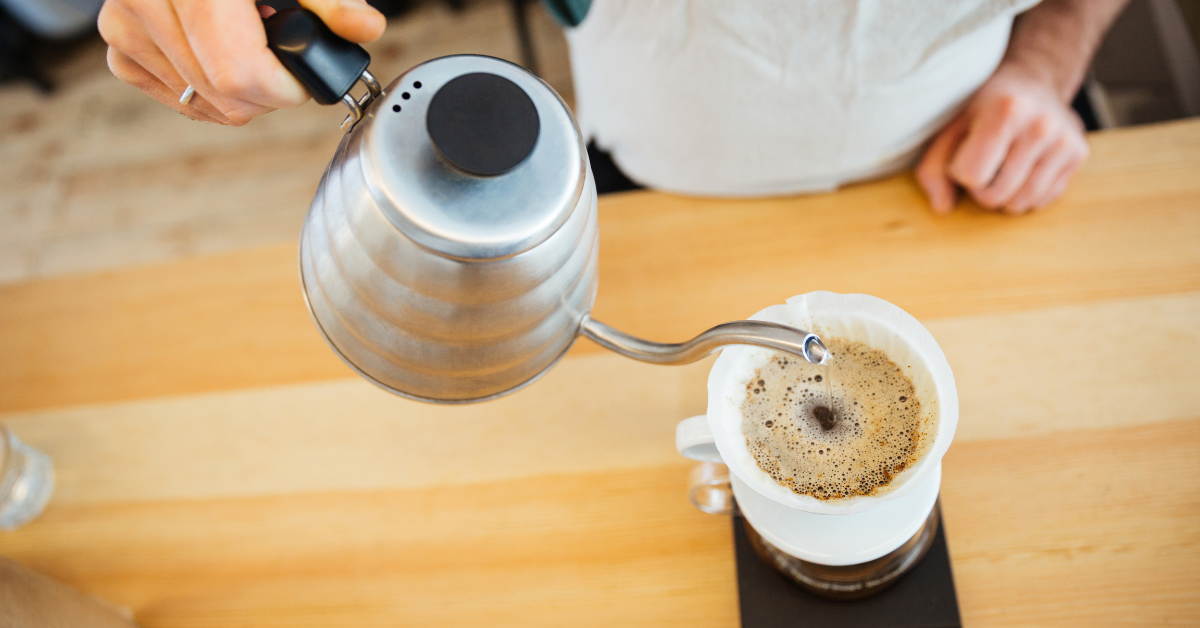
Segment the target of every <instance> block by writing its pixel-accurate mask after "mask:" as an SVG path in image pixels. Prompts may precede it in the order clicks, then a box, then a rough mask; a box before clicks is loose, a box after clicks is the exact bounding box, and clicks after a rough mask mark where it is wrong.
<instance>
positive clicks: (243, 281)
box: [0, 121, 1200, 627]
mask: <svg viewBox="0 0 1200 628" xmlns="http://www.w3.org/2000/svg"><path fill="white" fill-rule="evenodd" d="M1092 146H1093V156H1092V158H1091V160H1090V161H1089V162H1088V164H1087V166H1086V168H1085V169H1084V170H1083V171H1082V172H1081V173H1080V174H1079V176H1078V177H1077V179H1076V181H1075V183H1074V184H1073V185H1072V188H1071V190H1070V192H1069V193H1068V195H1067V197H1066V198H1065V200H1063V201H1062V202H1060V203H1059V204H1058V205H1057V206H1055V207H1053V208H1052V209H1051V210H1049V211H1046V212H1043V213H1040V214H1037V215H1033V216H1028V217H1023V218H1015V219H1014V218H1008V217H1004V216H997V215H991V214H987V213H984V212H981V211H979V210H977V209H973V208H969V207H965V206H964V207H963V208H962V209H960V211H958V212H957V213H955V214H954V215H953V216H950V217H948V218H935V217H933V216H931V215H930V214H929V213H928V212H927V211H926V210H925V208H924V205H923V202H922V198H921V196H920V194H919V192H918V190H917V188H916V186H915V185H914V183H913V182H912V180H911V178H910V177H908V176H900V177H895V178H892V179H888V180H884V181H880V182H876V183H872V184H867V185H861V186H854V187H851V188H848V189H846V190H843V191H840V192H837V193H834V194H826V195H818V196H809V197H800V198H783V199H772V200H757V201H730V200H696V199H687V198H680V197H674V196H668V195H664V194H658V193H632V194H625V195H617V196H612V197H608V198H606V199H605V200H604V201H602V203H601V208H600V220H601V234H602V238H601V241H602V251H603V252H602V255H601V271H600V276H601V287H600V296H599V300H598V306H597V308H596V316H597V317H598V318H600V319H601V320H604V321H606V322H608V323H610V324H613V325H615V326H618V327H620V328H622V329H625V330H627V331H630V332H633V333H638V334H644V335H646V336H648V337H650V338H656V339H662V340H679V339H683V338H685V337H689V336H691V335H692V334H693V333H695V332H697V331H699V330H701V329H703V328H706V327H708V326H709V325H712V324H715V323H718V322H722V321H725V320H728V319H735V318H741V317H744V316H746V315H749V314H751V313H753V312H754V311H756V310H758V309H760V308H761V307H763V306H766V305H769V304H772V303H779V302H782V301H783V300H784V299H785V298H787V297H789V296H792V295H794V294H798V293H802V292H806V291H809V290H816V289H828V290H834V291H838V292H865V293H870V294H874V295H878V296H880V297H883V298H885V299H888V300H890V301H892V302H894V303H897V304H898V305H900V306H901V307H904V308H905V309H907V310H908V311H910V312H912V313H913V314H914V315H916V316H917V317H918V318H920V319H921V320H922V321H923V322H924V323H925V324H926V325H927V326H928V327H929V328H930V330H932V332H933V334H934V336H935V337H937V339H938V341H939V342H940V343H941V345H942V347H943V348H944V349H945V352H946V354H947V356H948V357H949V360H950V363H951V365H952V366H953V368H954V371H955V376H956V378H957V381H958V385H959V395H960V397H961V401H962V416H961V421H960V424H959V431H958V437H957V438H956V440H955V443H954V446H953V447H952V448H951V449H950V452H949V454H948V455H947V457H946V459H945V476H944V480H943V493H942V501H943V505H944V512H945V521H946V526H947V530H948V534H949V542H950V550H951V555H952V559H953V565H954V570H955V578H956V581H957V586H958V594H959V602H960V604H961V608H962V613H963V617H964V620H965V622H966V623H967V625H969V626H984V625H1020V626H1026V625H1035V624H1036V625H1051V624H1062V625H1101V624H1153V625H1163V624H1173V625H1182V624H1191V625H1195V624H1196V623H1197V622H1200V483H1198V482H1197V479H1196V478H1197V477H1200V381H1198V380H1200V121H1191V122H1181V123H1174V124H1167V125H1160V126H1154V127H1146V128H1140V129H1132V130H1122V131H1115V132H1108V133H1103V134H1099V135H1094V136H1092ZM318 174H319V173H318V172H313V173H312V175H313V177H316V176H318ZM295 256H296V251H295V248H294V245H291V244H289V245H283V246H276V247H267V248H256V249H250V250H243V251H239V252H233V253H227V254H222V255H216V256H209V257H199V258H192V259H188V260H185V261H177V262H171V263H161V264H157V265H148V266H141V267H127V268H124V269H119V270H114V271H110V272H103V273H96V274H87V275H75V276H67V277H60V278H55V279H45V280H39V281H35V282H30V283H24V284H17V285H12V286H7V287H3V288H0V420H3V421H4V422H6V423H8V424H9V425H10V426H12V427H13V429H14V430H15V431H16V432H17V433H18V434H19V435H20V436H22V437H23V438H25V439H26V440H28V441H29V442H31V443H32V444H34V445H35V446H37V447H40V448H42V449H44V450H45V451H47V452H49V453H50V454H51V455H52V456H53V457H54V460H55V464H56V467H57V472H58V478H59V487H58V490H57V492H56V494H55V496H54V499H53V501H52V502H51V504H50V507H49V508H48V509H47V511H46V512H45V514H44V515H43V516H42V517H41V518H40V519H38V520H37V521H36V522H34V523H33V524H31V525H29V526H28V527H26V528H24V529H22V530H20V531H17V532H15V533H8V534H0V554H3V555H6V556H11V557H14V558H16V559H17V560H19V561H21V562H23V563H25V564H27V565H29V566H31V567H33V568H35V569H37V570H40V571H42V572H44V573H46V574H49V575H51V576H53V577H55V578H58V579H60V580H62V581H65V582H67V583H69V584H72V585H74V586H76V587H79V588H81V589H83V590H85V591H87V592H91V593H95V594H96V595H99V596H102V597H104V598H107V599H109V600H113V601H116V602H118V603H121V604H124V605H128V606H129V607H131V608H132V609H133V610H134V612H135V613H136V616H137V618H138V620H139V621H140V622H141V623H142V624H144V625H146V626H318V625H319V626H397V625H414V626H443V625H448V626H508V625H511V626H543V625H544V626H591V625H596V626H641V625H644V626H664V625H688V626H696V627H700V626H734V625H736V624H737V622H738V609H737V597H736V595H737V594H736V585H735V575H734V566H733V551H732V544H731V535H730V527H729V521H728V519H725V518H722V517H717V516H710V515H705V514H701V513H700V512H697V511H696V510H694V509H693V508H692V507H691V506H690V505H689V504H688V503H687V501H686V499H685V496H684V485H685V477H686V473H687V470H688V468H689V464H690V463H689V462H688V461H685V460H683V459H681V458H680V457H679V456H678V455H677V454H676V453H675V451H674V446H673V442H672V440H673V439H672V434H673V429H674V426H675V423H676V422H677V421H679V420H680V419H682V418H685V417H687V416H690V415H693V414H699V413H702V412H703V411H704V405H705V395H704V384H705V375H706V372H707V368H708V366H709V364H711V362H705V363H701V364H698V365H693V366H689V367H681V368H667V367H654V366H647V365H643V364H638V363H634V362H631V361H628V360H625V359H623V358H620V357H617V356H615V355H612V354H608V353H604V352H602V351H601V350H599V349H598V348H597V347H595V346H592V345H590V344H589V343H587V342H586V341H585V342H581V343H579V345H578V346H576V347H575V348H574V349H573V350H572V352H571V354H570V355H569V357H568V358H567V359H566V360H565V361H563V362H562V363H561V364H559V366H558V367H556V368H555V369H554V370H553V371H552V372H551V373H550V374H549V375H548V376H547V377H546V378H545V379H544V380H542V381H540V382H538V383H537V384H536V385H534V386H532V387H530V388H528V389H526V390H523V391H521V392H519V393H517V394H515V395H512V396H510V397H507V398H504V399H502V400H499V401H495V402H491V403H487V404H483V405H475V406H468V407H439V406H429V405H421V404H416V403H412V402H408V401H404V400H402V399H398V398H395V397H392V396H389V395H387V394H386V393H383V392H381V391H379V390H377V389H375V388H374V387H372V386H371V385H369V384H367V383H366V382H364V381H362V380H359V379H357V378H356V377H354V376H353V375H352V374H351V372H350V371H349V370H348V369H347V368H346V367H345V366H343V365H342V364H341V363H340V362H339V361H338V360H337V359H336V358H335V357H334V355H333V354H332V353H331V352H330V351H329V350H328V349H327V348H326V347H325V345H324V343H323V342H322V341H321V339H320V337H319V336H318V334H317V331H316V330H315V328H314V327H313V325H312V323H311V322H310V321H309V320H308V315H307V314H306V313H305V310H304V305H303V303H302V301H301V298H300V293H299V288H298V283H297V278H296V263H295Z"/></svg>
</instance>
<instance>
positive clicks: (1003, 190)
mask: <svg viewBox="0 0 1200 628" xmlns="http://www.w3.org/2000/svg"><path fill="white" fill-rule="evenodd" d="M1060 124H1061V123H1060V121H1058V120H1056V119H1055V118H1053V117H1051V116H1050V115H1046V114H1043V115H1041V116H1039V117H1037V118H1035V119H1034V120H1033V121H1032V122H1031V123H1030V124H1029V126H1027V127H1025V129H1024V130H1023V131H1021V132H1020V134H1018V135H1017V138H1016V140H1014V141H1013V143H1012V147H1011V148H1010V149H1009V151H1008V155H1007V156H1006V157H1005V158H1004V163H1003V164H1002V165H1001V166H1000V172H999V173H997V174H996V178H995V179H993V180H992V182H991V183H989V184H988V185H987V186H985V187H983V188H982V189H979V190H974V191H972V193H971V196H973V197H974V198H975V200H976V201H978V202H979V204H980V205H983V206H984V207H987V208H988V209H996V208H998V207H1001V206H1003V205H1005V204H1006V203H1008V202H1009V201H1010V200H1011V199H1012V198H1013V195H1015V194H1016V193H1017V191H1018V190H1020V189H1021V186H1022V185H1023V184H1024V183H1025V180H1026V179H1027V178H1028V177H1029V173H1030V172H1031V171H1032V170H1033V167H1034V164H1036V163H1037V161H1038V160H1039V159H1040V158H1041V157H1042V153H1044V152H1045V151H1046V148H1047V147H1048V146H1049V145H1050V143H1051V142H1052V141H1053V140H1054V139H1055V137H1056V136H1057V134H1058V132H1059V125H1060Z"/></svg>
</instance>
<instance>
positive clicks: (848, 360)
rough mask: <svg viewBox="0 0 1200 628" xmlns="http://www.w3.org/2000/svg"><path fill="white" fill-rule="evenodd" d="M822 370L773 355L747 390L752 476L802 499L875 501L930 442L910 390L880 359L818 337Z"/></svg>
mask: <svg viewBox="0 0 1200 628" xmlns="http://www.w3.org/2000/svg"><path fill="white" fill-rule="evenodd" d="M825 344H826V346H827V347H828V348H829V351H830V354H831V358H830V361H829V363H827V364H826V365H824V366H819V365H812V364H808V363H806V362H802V361H798V360H796V359H795V358H792V357H790V356H786V355H781V354H777V355H775V356H774V357H773V358H771V361H770V362H768V363H767V364H766V365H764V366H763V367H762V368H760V369H758V371H757V372H756V373H755V376H754V378H753V379H752V380H751V381H750V382H749V383H748V384H747V385H746V399H745V400H744V401H743V402H742V405H741V410H742V417H743V418H742V431H743V433H744V434H745V435H746V444H747V446H748V447H749V449H750V452H751V453H752V454H753V455H754V459H755V461H756V462H757V463H758V466H759V468H761V469H762V470H763V471H766V472H767V473H768V474H770V476H771V477H772V478H773V479H774V480H775V481H776V482H778V483H780V484H781V485H783V486H786V487H788V488H790V489H792V490H793V491H795V492H796V493H798V494H800V495H810V496H812V497H815V498H817V499H821V500H837V499H846V498H851V497H858V496H866V495H875V494H878V493H879V492H880V490H881V489H884V488H885V487H887V486H888V485H889V484H890V483H891V481H892V479H893V478H894V477H895V476H897V475H899V474H900V473H901V472H903V471H904V470H905V469H907V468H909V467H910V466H912V465H913V464H914V463H916V461H917V460H919V459H920V457H921V456H922V455H923V454H924V453H925V452H926V451H927V450H928V449H929V446H930V444H931V443H932V441H933V433H932V431H933V430H932V428H933V426H932V425H930V423H931V421H930V420H929V419H927V418H926V417H925V416H924V415H923V414H922V408H921V403H920V400H918V399H917V396H916V391H915V388H914V386H913V383H912V381H911V380H910V379H909V378H908V376H907V375H906V374H905V373H904V369H903V368H901V367H900V366H898V365H897V364H896V363H895V362H893V361H892V360H891V359H890V358H889V357H888V356H887V354H885V353H884V352H882V351H879V350H877V349H874V348H872V347H870V346H868V345H866V344H864V343H861V342H855V341H850V340H845V339H840V338H832V339H831V338H826V339H825Z"/></svg>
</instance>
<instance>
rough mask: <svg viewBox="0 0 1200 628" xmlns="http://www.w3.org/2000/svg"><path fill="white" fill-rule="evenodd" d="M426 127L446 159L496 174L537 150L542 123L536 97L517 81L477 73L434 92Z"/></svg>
mask: <svg viewBox="0 0 1200 628" xmlns="http://www.w3.org/2000/svg"><path fill="white" fill-rule="evenodd" d="M425 127H426V129H427V130H428V131H429V139H430V140H432V142H433V145H434V147H435V148H437V151H438V153H440V154H441V156H442V157H443V158H444V159H445V160H446V161H448V162H450V163H451V164H453V165H454V166H455V167H457V168H459V169H460V170H463V171H465V172H468V173H470V174H473V175H478V176H496V175H501V174H504V173H506V172H508V171H510V170H512V169H513V168H516V167H517V166H518V165H520V164H521V162H523V161H525V158H526V157H528V156H529V154H530V153H532V152H533V147H534V145H535V144H537V139H538V132H539V130H540V128H541V122H540V120H539V118H538V112H537V108H536V107H535V106H534V104H533V100H531V99H530V98H529V95H528V94H526V93H525V90H523V89H521V88H520V87H519V86H518V85H517V84H516V83H514V82H512V81H510V80H508V79H506V78H504V77H502V76H499V75H496V74H490V73H486V72H473V73H471V74H463V75H462V76H458V77H455V78H453V79H451V80H450V81H448V82H447V83H446V84H444V85H443V86H442V88H441V89H439V90H438V91H437V93H436V94H434V95H433V98H432V99H431V100H430V101H429V108H428V110H427V112H426V114H425Z"/></svg>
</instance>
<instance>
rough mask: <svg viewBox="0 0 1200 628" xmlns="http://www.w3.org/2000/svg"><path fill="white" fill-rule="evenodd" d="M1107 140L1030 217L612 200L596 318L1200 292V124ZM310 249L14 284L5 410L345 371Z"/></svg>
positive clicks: (662, 319)
mask: <svg viewBox="0 0 1200 628" xmlns="http://www.w3.org/2000/svg"><path fill="white" fill-rule="evenodd" d="M1092 143H1093V145H1094V146H1095V147H1096V149H1095V150H1096V154H1095V155H1094V157H1093V159H1092V160H1091V161H1090V162H1089V165H1088V167H1087V168H1086V169H1085V171H1084V172H1082V173H1081V174H1080V175H1079V176H1078V177H1077V180H1076V182H1075V183H1074V184H1073V191H1072V192H1070V193H1069V194H1068V195H1067V197H1066V198H1065V199H1064V200H1063V201H1061V202H1060V203H1058V204H1057V206H1056V207H1053V208H1051V209H1050V210H1047V211H1045V212H1042V213H1040V214H1037V215H1034V216H1028V217H1022V218H1016V219H1014V218H1010V217H1005V216H997V215H992V214H987V213H984V212H982V211H979V210H972V209H969V208H968V209H964V210H962V211H959V212H957V213H956V214H954V215H952V216H950V217H948V218H935V217H933V216H932V215H930V214H929V213H928V212H927V211H925V209H924V207H923V201H922V198H921V196H920V193H919V191H918V190H917V189H916V187H915V185H914V184H913V182H912V181H911V180H910V178H909V177H908V176H900V177H894V178H891V179H887V180H884V181H880V182H876V183H871V184H864V185H859V186H853V187H851V188H848V189H846V190H844V191H841V192H838V193H836V194H827V195H818V196H809V197H792V198H781V199H768V200H755V201H735V200H701V199H690V198H683V197H676V196H669V195H665V194H660V193H653V192H640V193H629V194H622V195H614V196H611V197H608V198H606V199H605V200H603V201H602V205H601V209H600V232H601V250H602V253H601V256H600V258H601V261H600V278H601V280H600V294H599V298H598V301H597V306H596V309H595V315H596V317H597V318H599V319H600V320H603V321H605V322H607V323H609V324H611V325H614V326H616V327H618V328H621V329H623V330H625V331H628V332H630V333H635V334H641V335H644V336H646V337H649V338H653V339H659V340H672V341H678V340H682V339H684V338H687V337H690V336H692V335H693V334H695V333H697V332H699V331H700V330H702V329H705V328H707V327H709V326H711V325H714V324H717V323H720V322H724V321H727V320H733V319H738V318H743V317H745V316H748V315H750V314H752V313H753V312H754V311H756V310H758V309H759V308H761V307H764V306H766V305H768V304H771V303H777V302H781V301H782V300H783V299H785V298H787V297H789V296H792V295H794V294H799V293H802V292H807V291H809V290H816V289H828V290H833V291H836V292H865V293H868V294H874V295H876V296H880V297H882V298H885V299H888V300H890V301H892V302H894V303H896V304H898V305H900V306H901V307H903V308H905V309H906V310H908V311H909V312H911V313H913V314H914V315H915V316H917V317H918V318H922V319H931V318H937V317H945V316H962V315H969V314H980V313H987V312H997V311H1014V310H1023V309H1034V308H1043V307H1049V306H1055V305H1069V304H1078V303H1090V302H1096V301H1102V300H1108V299H1117V298H1122V297H1129V296H1138V295H1155V294H1171V293H1179V292H1189V291H1196V290H1200V247H1198V246H1196V242H1197V241H1200V212H1197V211H1196V204H1197V200H1196V199H1197V198H1200V177H1196V176H1195V173H1196V172H1200V121H1190V122H1181V123H1173V124H1166V125H1160V126H1157V127H1152V128H1147V129H1140V130H1138V131H1136V132H1132V131H1119V132H1109V133H1102V134H1099V135H1094V136H1093V137H1092ZM1097 190H1099V191H1097ZM295 263H296V262H295V249H294V247H293V246H292V245H281V246H278V247H268V248H262V249H254V250H250V251H241V252H236V253H229V254H223V255H214V256H211V257H208V258H198V259H188V260H182V261H178V262H172V263H168V264H160V265H156V266H151V267H143V268H130V269H126V270H120V271H111V272H105V273H96V274H91V275H81V276H71V277H61V278H56V279H50V280H45V281H41V282H36V283H29V284H16V285H11V286H3V287H0V355H5V356H12V358H13V359H8V360H3V361H0V411H11V410H18V409H30V408H39V407H50V406H58V405H71V404H81V403H94V402H102V401H117V400H122V399H133V398H141V397H149V396H163V395H179V394H192V393H198V392H205V391H214V390H225V389H229V388H248V387H258V386H271V385H282V384H290V383H298V382H309V381H320V380H325V379H330V378H338V377H347V376H349V375H350V372H349V370H348V369H346V368H345V367H344V366H342V365H341V364H340V363H339V362H338V361H337V360H336V358H334V357H333V355H332V354H331V352H330V351H329V350H328V349H327V348H326V347H325V346H324V344H323V343H322V341H321V340H320V338H319V336H318V335H317V332H316V331H315V329H314V328H313V326H312V324H311V322H309V321H308V320H307V315H306V313H305V311H304V308H303V303H302V301H301V300H300V297H299V287H298V280H297V279H296V271H295ZM81 312H86V316H80V313H81ZM596 350H598V349H597V348H596V347H594V346H592V345H590V344H589V343H586V342H581V343H579V344H578V345H577V346H576V349H574V352H575V354H576V355H578V354H580V353H586V352H589V351H596Z"/></svg>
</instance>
